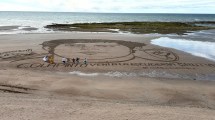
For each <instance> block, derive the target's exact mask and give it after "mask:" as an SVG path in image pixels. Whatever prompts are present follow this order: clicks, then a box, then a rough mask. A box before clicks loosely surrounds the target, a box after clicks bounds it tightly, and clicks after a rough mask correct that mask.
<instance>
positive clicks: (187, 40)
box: [0, 12, 215, 61]
mask: <svg viewBox="0 0 215 120" xmlns="http://www.w3.org/2000/svg"><path fill="white" fill-rule="evenodd" d="M134 21H139V22H141V21H150V22H155V21H159V22H193V21H215V14H146V13H138V14H135V13H71V12H0V35H3V34H29V33H56V32H60V33H61V32H63V31H52V30H49V29H46V28H44V26H46V25H50V24H53V23H59V24H60V23H62V24H70V23H101V22H134ZM126 34H127V33H126ZM152 35H153V36H154V35H157V36H159V37H160V38H159V39H155V40H152V44H155V45H159V46H163V47H170V48H174V49H178V50H182V51H184V52H187V53H190V54H193V55H195V56H199V57H204V58H206V59H209V60H211V61H215V47H214V46H215V30H202V31H196V32H192V33H188V34H186V35H176V34H170V35H169V34H167V35H159V34H152Z"/></svg>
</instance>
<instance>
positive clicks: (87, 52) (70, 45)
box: [42, 39, 179, 63]
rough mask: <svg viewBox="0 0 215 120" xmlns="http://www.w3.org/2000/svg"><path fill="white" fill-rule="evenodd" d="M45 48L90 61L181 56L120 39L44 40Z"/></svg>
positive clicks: (175, 58) (62, 54) (52, 52)
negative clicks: (145, 47)
mask: <svg viewBox="0 0 215 120" xmlns="http://www.w3.org/2000/svg"><path fill="white" fill-rule="evenodd" d="M42 45H43V49H45V50H47V51H48V52H49V53H50V54H53V55H55V56H57V57H65V58H68V59H69V60H71V59H72V58H76V57H79V58H82V59H84V58H87V59H88V60H89V61H90V62H96V63H98V62H125V61H130V60H133V59H135V58H139V59H144V60H151V61H162V62H173V61H178V59H179V57H178V56H177V55H176V54H175V53H173V52H171V51H169V50H165V49H144V46H145V44H144V43H137V42H130V41H119V40H90V39H71V40H52V41H47V42H44V43H43V44H42Z"/></svg>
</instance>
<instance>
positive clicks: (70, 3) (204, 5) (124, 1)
mask: <svg viewBox="0 0 215 120" xmlns="http://www.w3.org/2000/svg"><path fill="white" fill-rule="evenodd" d="M0 11H57V12H111V13H213V14H215V0H0Z"/></svg>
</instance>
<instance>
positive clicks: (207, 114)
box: [0, 33, 215, 120]
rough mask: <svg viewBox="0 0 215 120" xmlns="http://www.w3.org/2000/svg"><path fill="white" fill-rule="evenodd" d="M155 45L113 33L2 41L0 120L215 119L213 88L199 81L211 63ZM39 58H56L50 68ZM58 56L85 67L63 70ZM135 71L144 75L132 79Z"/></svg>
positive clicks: (147, 38) (16, 37) (19, 36)
mask: <svg viewBox="0 0 215 120" xmlns="http://www.w3.org/2000/svg"><path fill="white" fill-rule="evenodd" d="M155 38H158V37H156V36H145V35H129V34H126V35H125V34H111V33H67V34H65V33H64V34H17V35H4V36H0V53H1V54H0V55H5V54H7V55H8V56H7V57H8V58H0V95H1V97H0V104H1V105H2V108H3V109H2V110H0V113H1V114H2V119H19V118H20V119H23V118H26V119H27V118H28V119H71V118H76V119H80V117H81V119H87V118H89V117H92V119H98V118H101V119H110V118H109V117H110V116H113V119H118V118H125V119H141V118H145V117H146V116H147V118H149V119H159V118H163V119H166V118H167V117H168V118H173V119H187V120H188V119H197V120H198V119H199V120H201V119H203V118H204V119H214V114H215V112H214V110H215V102H214V101H215V92H214V91H215V88H214V85H215V82H214V81H213V80H211V81H210V80H203V77H202V76H206V77H211V79H214V76H210V75H214V71H215V63H214V62H212V61H209V60H206V59H204V58H200V57H196V56H192V55H190V54H188V53H185V52H182V51H179V50H176V49H172V48H164V47H160V46H156V45H153V44H151V40H153V39H155ZM31 50H32V51H31ZM44 55H54V60H55V64H48V63H44V62H43V61H42V58H43V57H44ZM119 55H120V56H119ZM62 57H66V58H74V57H80V58H81V60H83V59H84V58H85V57H87V58H88V62H89V63H88V66H87V67H84V68H81V67H77V66H76V67H74V65H71V64H70V65H68V64H62V63H61V58H62ZM107 61H108V62H110V63H113V65H110V66H108V65H106V64H104V63H106V62H107ZM122 61H123V62H122ZM80 62H82V61H80ZM91 62H92V63H91ZM93 62H94V63H93ZM99 62H100V63H99ZM139 63H141V66H140V64H139ZM185 63H186V64H185ZM188 63H189V64H188ZM103 64H104V65H103ZM171 64H172V65H171ZM78 65H80V64H78ZM146 65H148V66H146ZM149 65H150V66H151V68H150V67H149ZM17 66H19V67H20V66H21V68H17ZM47 66H49V67H47ZM57 66H58V68H57ZM177 66H180V67H181V68H182V69H177ZM26 67H27V68H26ZM53 67H54V68H53ZM55 67H56V68H55ZM146 67H148V68H146ZM159 67H163V68H162V69H161V68H159ZM170 68H172V69H170ZM187 68H189V69H187ZM78 71H80V72H78ZM110 71H113V72H112V73H111V72H110ZM115 71H116V72H115ZM107 72H109V73H107ZM138 72H139V73H142V74H144V75H145V76H144V75H143V76H138V75H137V76H135V74H138ZM95 73H98V74H95ZM133 73H135V74H133ZM169 73H173V77H171V74H169ZM100 74H102V75H100ZM103 74H104V75H103ZM186 74H188V75H191V76H188V77H186V76H183V75H186ZM118 75H119V77H118ZM120 75H122V76H120ZM126 75H131V76H126ZM156 75H158V76H156ZM164 75H167V77H164V78H163V76H164ZM174 75H178V77H177V78H174ZM192 75H193V76H192ZM195 75H200V76H199V79H200V80H198V79H197V77H196V76H195ZM147 76H148V77H147ZM150 76H151V77H150ZM168 77H169V78H168ZM194 79H195V80H194ZM113 108H114V109H113ZM7 111H13V114H11V113H10V112H7ZM53 113H54V114H53ZM176 113H177V114H176ZM80 114H81V116H80ZM134 114H135V116H133V115H134ZM190 114H192V115H190ZM17 115H19V116H17ZM53 115H54V116H60V117H53ZM8 116H10V117H8ZM23 116H24V117H23Z"/></svg>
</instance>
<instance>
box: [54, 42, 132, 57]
mask: <svg viewBox="0 0 215 120" xmlns="http://www.w3.org/2000/svg"><path fill="white" fill-rule="evenodd" d="M55 54H56V55H59V56H63V57H66V58H74V57H79V58H83V57H84V58H88V59H90V60H91V61H92V60H94V61H103V60H108V61H116V60H118V61H124V60H127V59H131V58H133V55H132V54H131V51H130V49H129V48H128V47H126V46H123V45H120V44H117V43H104V42H98V43H87V44H86V43H71V44H69V43H67V44H61V45H59V46H57V47H56V48H55ZM113 58H114V59H113Z"/></svg>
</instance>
